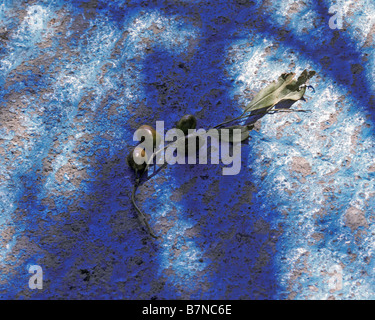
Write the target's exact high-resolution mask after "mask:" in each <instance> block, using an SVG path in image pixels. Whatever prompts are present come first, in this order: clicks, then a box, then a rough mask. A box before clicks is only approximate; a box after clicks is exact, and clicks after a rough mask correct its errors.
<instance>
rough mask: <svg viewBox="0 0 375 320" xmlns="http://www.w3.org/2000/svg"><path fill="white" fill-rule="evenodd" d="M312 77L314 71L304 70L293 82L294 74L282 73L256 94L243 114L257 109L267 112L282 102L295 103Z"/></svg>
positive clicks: (300, 97)
mask: <svg viewBox="0 0 375 320" xmlns="http://www.w3.org/2000/svg"><path fill="white" fill-rule="evenodd" d="M314 75H315V71H307V70H304V71H303V72H302V73H301V75H300V76H299V77H298V79H297V80H295V79H294V76H295V73H293V72H290V73H283V74H282V75H281V76H280V77H279V78H278V79H277V81H274V82H272V83H270V84H269V85H268V86H267V87H265V88H264V89H262V90H260V91H259V92H258V93H257V94H256V96H255V97H254V99H253V100H252V101H251V102H250V103H249V104H248V105H247V106H246V108H245V111H244V113H246V112H251V111H255V110H259V109H267V110H269V109H271V108H272V107H274V106H275V105H276V104H278V103H279V102H281V101H284V100H294V101H297V100H300V99H302V97H303V95H304V94H305V91H306V87H305V86H303V85H304V84H305V83H306V82H307V81H308V80H309V79H310V78H311V77H313V76H314Z"/></svg>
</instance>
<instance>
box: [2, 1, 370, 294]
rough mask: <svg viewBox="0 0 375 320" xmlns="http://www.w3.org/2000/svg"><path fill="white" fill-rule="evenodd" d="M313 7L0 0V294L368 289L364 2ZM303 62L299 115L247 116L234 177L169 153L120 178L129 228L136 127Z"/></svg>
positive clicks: (216, 100) (210, 106)
mask: <svg viewBox="0 0 375 320" xmlns="http://www.w3.org/2000/svg"><path fill="white" fill-rule="evenodd" d="M333 4H334V3H333V2H330V1H312V0H311V1H304V2H302V1H300V2H296V1H267V2H262V1H230V2H228V1H215V2H213V3H209V2H205V1H179V2H174V1H153V2H147V1H143V2H142V1H90V2H84V1H41V0H35V1H7V0H5V1H2V2H1V3H0V35H1V36H2V37H0V42H1V47H0V81H1V83H0V121H1V127H0V155H1V158H0V161H1V162H0V195H1V211H0V241H1V246H0V297H1V299H30V298H31V299H67V298H68V299H93V298H100V299H151V298H152V299H329V298H335V299H373V298H374V297H375V286H374V280H373V277H372V274H373V270H374V259H373V243H374V240H375V239H374V231H375V230H374V225H373V223H372V222H373V218H374V211H373V208H374V195H375V188H374V172H375V162H374V138H373V132H374V131H373V129H374V128H373V122H372V117H373V103H374V93H373V91H374V81H373V70H374V61H375V60H374V50H373V49H374V38H373V32H374V30H373V29H374V28H373V26H374V23H375V22H374V18H373V17H374V16H375V15H374V13H375V5H374V4H373V2H372V1H355V2H354V1H353V2H352V1H344V2H340V3H339V5H340V6H341V8H343V9H342V10H343V19H344V25H343V26H344V29H341V30H332V29H330V28H329V24H328V21H329V19H330V17H331V16H332V14H329V13H328V12H329V8H330V7H331V6H332V5H333ZM306 68H307V69H312V70H315V71H316V72H317V75H316V76H315V77H314V78H313V79H312V80H311V84H312V85H313V87H314V89H315V93H313V92H311V91H309V92H308V93H307V95H306V100H307V101H304V102H298V103H296V104H295V107H296V108H301V109H307V110H311V111H312V112H311V113H279V114H274V115H267V116H265V117H263V118H262V119H261V120H260V121H259V122H258V123H257V126H256V129H255V130H253V131H252V132H251V137H250V139H249V141H248V142H246V143H245V144H243V147H242V170H241V173H240V174H239V175H236V176H222V175H221V166H220V165H205V166H202V165H196V166H194V165H185V166H183V165H175V166H170V167H168V168H166V169H165V170H164V171H163V172H162V173H161V174H159V175H158V176H156V177H154V178H153V179H152V180H151V181H148V182H147V183H145V184H144V185H142V186H141V187H140V189H139V193H138V194H137V198H138V200H139V203H140V205H141V207H142V209H143V210H144V211H145V212H146V213H147V214H148V218H149V221H150V224H151V226H152V227H153V229H154V230H155V231H156V232H157V233H158V234H160V235H161V237H162V239H161V240H157V241H155V240H152V239H151V238H150V237H148V236H147V232H146V231H145V230H144V228H142V225H141V224H140V223H139V221H138V220H137V218H136V213H135V211H134V209H133V207H132V205H131V203H130V193H131V190H132V185H133V181H134V175H133V173H132V172H131V170H130V169H129V168H128V167H127V165H126V161H125V157H126V155H127V153H128V151H129V150H130V148H131V147H132V146H134V145H135V142H133V141H132V136H133V133H134V131H135V130H136V129H137V128H138V126H140V125H141V124H144V123H148V124H151V125H154V124H155V121H157V120H163V121H165V123H166V126H169V128H171V127H173V125H174V123H175V122H176V121H177V120H178V119H179V118H180V117H181V116H182V115H184V114H185V113H192V114H195V115H196V116H197V118H198V127H201V128H208V127H210V126H212V125H215V124H217V123H220V122H222V121H223V120H225V118H226V117H231V116H236V115H239V114H241V110H242V109H241V108H242V107H243V106H244V105H245V104H247V103H248V102H249V101H251V98H252V97H253V95H254V94H255V93H256V92H257V91H259V90H260V89H261V88H263V87H264V86H265V85H267V84H268V83H269V82H271V81H272V80H275V79H277V77H278V76H279V75H280V74H281V73H283V72H290V71H294V72H297V73H300V72H301V71H302V70H304V69H306ZM169 128H167V129H169ZM34 264H38V265H40V266H42V268H43V272H44V274H43V289H42V290H37V289H36V290H31V289H29V287H28V281H29V278H30V276H31V275H30V274H29V273H28V268H29V266H30V265H34ZM335 270H336V273H335ZM334 279H338V281H339V283H338V282H337V281H336V282H332V281H333V280H334Z"/></svg>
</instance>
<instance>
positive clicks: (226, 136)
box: [219, 125, 249, 143]
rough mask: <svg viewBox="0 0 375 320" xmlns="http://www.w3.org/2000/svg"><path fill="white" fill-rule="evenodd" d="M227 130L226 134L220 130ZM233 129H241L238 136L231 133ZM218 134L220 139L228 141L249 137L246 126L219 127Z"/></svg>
mask: <svg viewBox="0 0 375 320" xmlns="http://www.w3.org/2000/svg"><path fill="white" fill-rule="evenodd" d="M225 129H227V130H229V132H228V134H223V133H224V131H222V130H225ZM234 129H240V130H241V135H240V137H237V136H234V135H233V130H234ZM219 134H220V139H221V140H222V141H226V142H230V143H236V142H241V141H244V140H246V139H247V138H248V137H249V127H248V126H240V125H237V126H231V127H225V128H221V129H219Z"/></svg>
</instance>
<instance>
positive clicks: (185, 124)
mask: <svg viewBox="0 0 375 320" xmlns="http://www.w3.org/2000/svg"><path fill="white" fill-rule="evenodd" d="M314 75H315V71H307V70H304V71H303V72H302V73H301V75H300V76H299V77H298V78H297V79H295V73H293V72H290V73H283V74H281V75H280V76H279V77H278V79H277V80H276V81H273V82H272V83H270V84H269V85H268V86H266V87H265V88H263V89H262V90H260V91H259V92H258V93H257V94H256V95H255V96H254V98H253V99H252V101H251V102H250V103H249V104H248V105H247V106H246V107H245V109H244V111H243V112H242V114H241V115H239V116H237V117H234V118H231V119H229V120H226V121H224V122H221V123H219V124H217V125H215V126H213V127H212V128H210V129H218V131H219V137H220V138H221V139H226V140H227V142H230V143H236V142H242V141H244V140H246V139H247V138H248V137H249V135H250V131H251V130H252V129H253V127H254V123H255V122H256V121H257V120H258V119H257V120H255V121H253V122H250V123H249V124H245V125H238V124H237V125H232V126H225V125H227V124H229V123H233V122H236V121H239V120H241V119H244V118H249V117H250V116H252V115H260V116H264V115H266V114H274V113H278V112H307V111H308V110H300V109H298V110H296V109H288V108H284V109H274V107H275V106H276V105H278V104H280V103H281V102H284V101H291V102H293V103H294V102H296V101H298V100H302V99H303V96H304V94H305V92H306V88H308V87H310V88H312V87H311V86H309V85H307V82H308V80H309V79H310V78H312V77H313V76H314ZM146 127H147V130H150V132H151V134H153V137H154V144H155V137H156V132H155V130H154V129H153V128H152V127H150V126H146ZM195 127H196V119H195V117H194V116H192V115H185V116H183V117H182V118H181V119H180V121H179V122H178V123H177V125H176V128H178V129H181V130H182V131H183V132H184V136H183V137H180V138H178V139H176V140H175V141H173V142H170V143H169V144H167V145H165V146H164V147H163V148H160V149H157V150H153V153H152V154H151V156H150V158H149V159H148V161H146V162H145V163H143V164H142V165H137V164H136V162H135V161H134V158H135V157H136V156H138V155H139V152H141V153H142V150H137V151H135V150H136V148H135V149H133V151H132V152H131V153H130V154H129V155H128V158H127V161H128V164H129V166H130V167H131V168H132V169H133V170H134V171H135V175H136V179H135V183H134V187H133V191H132V195H131V201H132V204H133V206H134V208H135V209H136V211H137V213H138V217H139V218H140V219H141V221H142V222H143V223H144V225H145V226H146V228H147V230H148V232H149V234H150V235H151V236H152V237H153V238H155V239H157V238H159V236H157V235H156V234H155V233H154V232H153V230H152V228H151V227H150V225H149V223H148V221H147V218H146V216H145V215H144V213H143V212H142V210H141V209H140V208H139V207H138V205H137V203H136V199H135V196H136V192H137V190H138V187H139V186H140V184H141V178H142V177H143V175H144V174H145V173H146V172H148V169H149V167H150V166H151V165H152V164H153V162H154V159H155V158H156V156H157V155H159V154H160V153H161V152H162V151H164V150H165V149H166V148H168V147H170V146H171V145H175V144H177V143H179V142H181V141H183V140H185V141H187V139H190V138H197V137H199V136H200V135H201V134H202V133H199V132H194V133H190V134H188V133H187V132H188V129H195ZM210 129H209V130H210ZM222 129H226V130H228V129H229V132H230V133H233V131H234V130H235V129H240V135H239V137H238V136H237V137H236V136H235V135H233V134H232V135H229V138H227V136H225V135H222V134H221V133H222ZM137 152H138V153H137ZM143 153H144V151H143ZM166 165H167V163H164V164H163V165H161V166H160V167H159V168H158V169H157V170H154V172H153V173H152V174H151V175H149V176H148V177H147V179H146V180H145V181H144V182H146V181H148V180H150V179H151V178H152V177H154V176H155V175H156V174H158V173H159V172H160V171H161V170H162V169H163V168H165V167H166Z"/></svg>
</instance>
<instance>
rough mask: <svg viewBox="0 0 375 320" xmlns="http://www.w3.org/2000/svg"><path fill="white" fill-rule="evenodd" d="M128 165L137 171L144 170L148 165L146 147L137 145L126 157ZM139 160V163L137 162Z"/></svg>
mask: <svg viewBox="0 0 375 320" xmlns="http://www.w3.org/2000/svg"><path fill="white" fill-rule="evenodd" d="M126 160H127V162H128V165H129V166H130V167H131V168H132V169H133V170H135V171H140V172H142V171H144V170H145V169H146V166H147V161H148V159H147V154H146V151H145V149H143V148H140V147H135V148H133V149H132V150H131V152H130V153H129V154H128V156H127V158H126ZM137 162H138V163H137Z"/></svg>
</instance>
